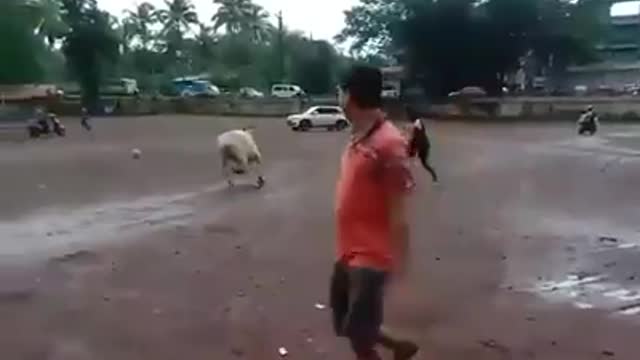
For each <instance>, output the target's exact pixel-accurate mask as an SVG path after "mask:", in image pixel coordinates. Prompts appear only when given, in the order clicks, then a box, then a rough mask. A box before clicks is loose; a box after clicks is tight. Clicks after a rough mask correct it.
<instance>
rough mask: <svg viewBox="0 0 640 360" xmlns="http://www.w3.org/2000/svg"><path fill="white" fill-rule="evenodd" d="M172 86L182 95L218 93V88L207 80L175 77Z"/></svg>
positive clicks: (216, 94)
mask: <svg viewBox="0 0 640 360" xmlns="http://www.w3.org/2000/svg"><path fill="white" fill-rule="evenodd" d="M173 87H174V89H175V92H176V93H177V94H178V95H180V96H182V97H195V96H218V95H220V89H218V87H217V86H215V85H213V84H212V83H211V82H209V81H207V80H190V79H175V80H173Z"/></svg>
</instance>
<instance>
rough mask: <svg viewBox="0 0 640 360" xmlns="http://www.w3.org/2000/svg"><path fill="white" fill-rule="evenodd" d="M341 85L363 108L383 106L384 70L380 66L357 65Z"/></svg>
mask: <svg viewBox="0 0 640 360" xmlns="http://www.w3.org/2000/svg"><path fill="white" fill-rule="evenodd" d="M340 87H341V88H342V90H343V91H345V92H348V93H349V98H350V99H351V100H353V101H354V102H355V103H356V104H358V106H360V107H362V108H365V109H372V108H379V107H381V106H382V72H381V71H380V69H378V68H375V67H371V66H366V65H355V66H353V67H352V68H351V70H349V72H348V73H347V74H346V76H345V77H344V79H343V81H342V83H341V84H340Z"/></svg>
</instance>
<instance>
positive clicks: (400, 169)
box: [330, 66, 418, 360]
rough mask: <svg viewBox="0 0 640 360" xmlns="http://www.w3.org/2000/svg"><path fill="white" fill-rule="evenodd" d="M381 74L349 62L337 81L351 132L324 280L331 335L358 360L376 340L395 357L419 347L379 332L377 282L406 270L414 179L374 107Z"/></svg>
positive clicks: (372, 358) (371, 356)
mask: <svg viewBox="0 0 640 360" xmlns="http://www.w3.org/2000/svg"><path fill="white" fill-rule="evenodd" d="M381 93H382V74H381V72H380V71H379V70H378V69H375V68H371V67H365V66H356V67H354V68H353V69H352V70H351V72H350V73H349V75H348V76H347V78H346V79H345V81H344V83H343V84H342V85H341V92H340V98H341V99H340V102H341V106H342V107H343V108H344V110H345V113H346V115H347V117H348V118H349V120H350V121H351V123H352V125H353V128H352V136H351V140H350V142H349V144H348V145H347V148H346V149H345V151H344V154H343V155H342V161H341V168H340V177H339V180H338V184H337V196H336V221H337V262H336V264H335V268H334V273H333V276H332V279H331V294H330V297H331V308H332V310H333V320H334V327H335V330H336V333H337V334H338V335H339V336H345V337H347V338H348V339H349V340H350V342H351V346H352V348H353V351H354V352H355V354H356V356H357V358H358V359H359V360H377V359H380V356H379V355H378V353H377V352H376V350H375V347H376V345H378V344H380V345H382V346H384V347H386V348H388V349H390V350H391V351H393V354H394V359H397V360H408V359H411V358H412V357H413V356H414V355H415V354H416V353H417V351H418V347H417V346H416V345H415V344H413V343H411V342H409V341H403V340H398V339H394V338H393V337H391V336H390V335H389V334H386V333H385V332H384V331H382V330H381V325H382V318H383V297H384V287H385V283H386V282H387V280H388V278H389V276H390V275H391V274H392V273H396V274H402V273H404V271H405V268H406V262H407V251H408V240H409V231H408V230H409V229H408V222H407V216H406V210H405V201H406V197H407V195H408V194H409V193H410V192H411V190H412V188H413V186H414V181H413V178H412V176H411V172H410V170H409V159H408V153H407V149H408V147H407V146H408V145H407V142H406V140H405V138H404V137H403V136H402V134H401V132H400V131H399V130H398V129H397V128H396V127H395V126H394V125H393V124H392V123H390V122H389V121H386V120H385V117H384V113H383V112H382V110H381V104H382V99H381Z"/></svg>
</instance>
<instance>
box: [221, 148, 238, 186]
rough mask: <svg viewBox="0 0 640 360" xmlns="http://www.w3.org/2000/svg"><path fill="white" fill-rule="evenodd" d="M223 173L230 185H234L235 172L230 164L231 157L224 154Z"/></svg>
mask: <svg viewBox="0 0 640 360" xmlns="http://www.w3.org/2000/svg"><path fill="white" fill-rule="evenodd" d="M222 175H223V176H224V179H225V180H226V181H227V184H229V186H231V187H233V186H234V185H235V184H234V183H233V179H232V176H233V173H232V171H231V167H230V166H229V158H228V157H227V156H224V155H222Z"/></svg>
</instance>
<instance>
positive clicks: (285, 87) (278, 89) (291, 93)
mask: <svg viewBox="0 0 640 360" xmlns="http://www.w3.org/2000/svg"><path fill="white" fill-rule="evenodd" d="M271 96H273V97H277V98H292V97H296V96H298V97H303V96H306V93H305V92H304V90H302V88H300V86H298V85H291V84H276V85H273V86H272V87H271Z"/></svg>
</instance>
